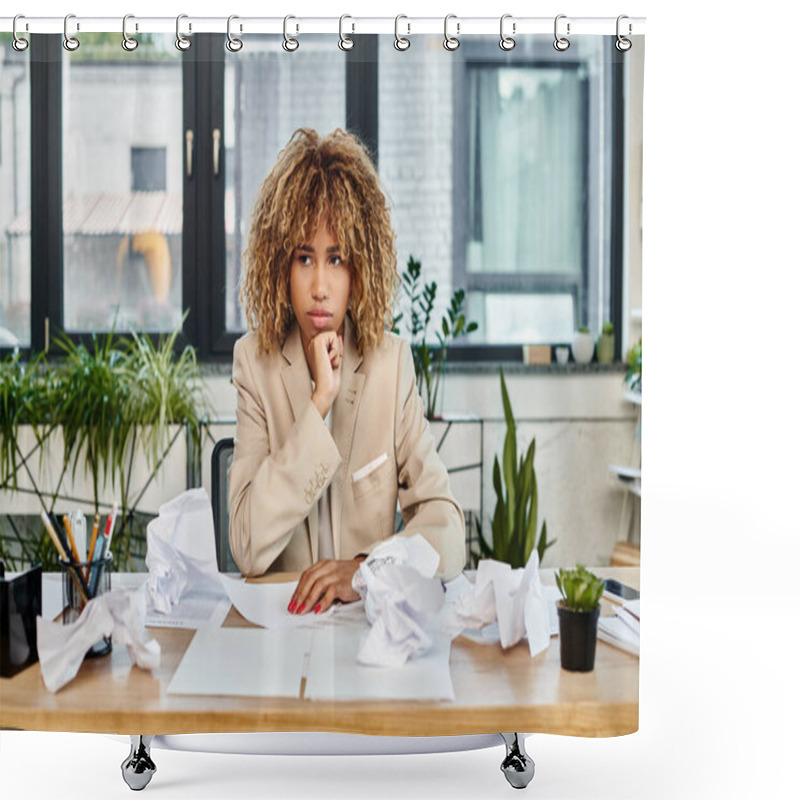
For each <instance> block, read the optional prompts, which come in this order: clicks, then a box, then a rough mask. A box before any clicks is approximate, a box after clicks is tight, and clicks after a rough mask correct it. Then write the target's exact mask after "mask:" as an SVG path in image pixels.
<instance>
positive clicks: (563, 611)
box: [558, 604, 600, 672]
mask: <svg viewBox="0 0 800 800" xmlns="http://www.w3.org/2000/svg"><path fill="white" fill-rule="evenodd" d="M599 618H600V606H599V605H598V606H597V608H596V609H595V610H594V611H572V610H571V609H569V608H564V607H563V606H562V605H561V604H559V606H558V631H559V632H558V638H559V639H560V640H561V668H562V669H566V670H569V671H570V672H591V671H592V670H593V669H594V651H595V649H596V647H597V620H598V619H599Z"/></svg>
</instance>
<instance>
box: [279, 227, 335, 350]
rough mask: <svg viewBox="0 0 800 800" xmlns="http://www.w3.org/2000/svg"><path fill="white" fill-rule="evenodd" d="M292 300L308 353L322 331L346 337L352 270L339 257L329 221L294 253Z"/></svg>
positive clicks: (291, 284)
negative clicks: (345, 326) (311, 342)
mask: <svg viewBox="0 0 800 800" xmlns="http://www.w3.org/2000/svg"><path fill="white" fill-rule="evenodd" d="M289 299H290V301H291V303H292V309H293V310H294V315H295V317H296V318H297V324H298V325H299V326H300V337H301V339H302V341H303V347H304V349H306V350H307V348H308V343H309V342H310V341H311V339H313V338H314V336H316V335H317V334H318V333H320V332H322V331H335V332H336V333H339V334H342V335H344V317H345V314H346V313H347V305H348V303H349V302H350V267H349V266H348V265H347V264H345V263H344V262H343V261H342V259H341V258H340V257H339V243H338V242H337V241H336V240H335V239H334V238H333V234H332V233H331V232H330V230H329V229H328V218H327V217H323V218H322V219H321V220H320V224H319V228H318V229H317V231H316V232H315V233H314V235H313V238H312V239H311V241H309V242H304V243H303V244H301V245H300V246H299V247H298V248H297V249H296V250H295V251H294V256H293V258H292V269H291V272H290V275H289Z"/></svg>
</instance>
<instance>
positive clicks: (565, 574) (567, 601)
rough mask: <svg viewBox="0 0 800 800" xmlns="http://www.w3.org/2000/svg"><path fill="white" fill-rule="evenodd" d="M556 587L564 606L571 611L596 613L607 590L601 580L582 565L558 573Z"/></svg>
mask: <svg viewBox="0 0 800 800" xmlns="http://www.w3.org/2000/svg"><path fill="white" fill-rule="evenodd" d="M556 586H558V591H559V592H561V597H562V598H563V600H562V601H561V602H562V604H563V605H564V606H565V607H566V608H568V609H570V610H571V611H594V609H596V608H597V606H598V605H599V603H600V598H601V597H602V596H603V590H604V588H605V584H604V583H603V580H602V579H601V578H598V577H597V575H595V574H594V573H593V572H590V571H589V570H588V569H586V567H583V566H581V565H580V564H578V566H577V567H576V568H575V569H560V570H559V571H558V572H557V573H556Z"/></svg>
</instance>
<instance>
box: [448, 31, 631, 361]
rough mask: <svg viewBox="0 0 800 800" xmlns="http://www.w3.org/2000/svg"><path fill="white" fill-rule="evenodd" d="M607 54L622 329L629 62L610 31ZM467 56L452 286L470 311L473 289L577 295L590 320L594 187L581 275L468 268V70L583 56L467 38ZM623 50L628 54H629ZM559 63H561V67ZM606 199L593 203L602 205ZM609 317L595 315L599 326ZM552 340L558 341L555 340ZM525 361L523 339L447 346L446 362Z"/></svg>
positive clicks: (613, 245)
mask: <svg viewBox="0 0 800 800" xmlns="http://www.w3.org/2000/svg"><path fill="white" fill-rule="evenodd" d="M604 38H605V40H606V41H605V42H604V46H605V52H604V54H603V55H604V60H605V61H606V62H607V63H608V65H609V76H608V77H609V98H608V104H607V108H609V109H610V110H611V113H610V115H609V116H610V123H609V126H610V130H609V135H610V137H611V165H610V169H609V172H610V177H611V180H610V190H609V206H610V209H611V210H610V215H609V216H610V223H609V228H608V237H609V246H608V252H609V284H610V285H609V315H608V316H609V319H610V321H611V322H612V323H613V324H614V329H615V330H620V331H621V330H622V322H623V317H622V314H623V312H622V299H623V263H622V262H623V253H624V228H625V224H624V209H625V182H624V179H625V124H624V123H625V108H626V106H625V95H624V88H625V72H624V69H625V61H624V60H623V58H621V57H620V54H619V53H618V52H617V51H616V49H615V48H614V46H613V41H614V38H613V37H604ZM462 46H463V49H464V54H463V58H462V59H461V60H460V61H458V62H457V64H456V73H455V75H454V80H453V151H454V152H453V164H454V170H453V203H452V207H453V219H452V225H453V267H452V275H453V286H454V287H463V288H464V289H465V290H466V298H465V302H464V307H465V309H466V311H467V314H468V315H469V294H470V292H471V291H478V292H484V293H498V294H499V293H506V292H520V293H522V292H536V293H537V294H556V293H557V294H564V293H567V294H571V295H572V296H573V299H574V301H575V309H576V315H577V319H576V327H577V326H580V325H586V324H589V322H590V320H591V313H592V310H591V309H590V308H589V305H588V303H589V298H590V296H591V287H590V282H591V281H592V278H593V274H592V273H593V269H592V267H593V265H592V263H591V255H590V252H589V241H590V224H591V222H590V214H591V205H590V204H591V203H592V198H593V197H595V195H596V192H592V191H588V192H586V193H585V194H584V199H583V213H582V219H583V226H584V227H583V246H582V256H581V273H580V274H581V278H580V281H575V280H574V278H572V277H570V276H565V275H562V274H558V273H538V274H525V273H510V272H508V273H470V272H467V268H466V255H467V254H466V245H467V230H468V211H467V195H468V190H469V187H468V181H469V173H468V169H467V167H468V154H469V127H468V125H466V124H465V121H467V120H468V119H469V115H470V111H471V109H470V106H469V91H468V87H469V74H468V73H469V70H471V69H480V68H485V67H503V68H511V69H515V68H519V69H523V68H530V67H534V68H550V69H556V68H558V69H564V68H566V69H580V68H581V66H582V64H583V63H584V62H585V59H584V58H582V57H580V56H568V55H565V53H559V54H556V55H554V56H553V57H552V58H541V57H535V56H533V55H531V56H530V57H527V58H525V57H524V56H523V57H520V55H519V54H517V55H516V56H515V57H514V58H513V60H512V59H509V58H503V57H502V55H499V54H498V52H497V46H496V44H495V43H493V42H489V41H466V40H465V41H464V42H462ZM623 55H624V54H623ZM558 61H561V62H562V63H561V64H560V65H559V64H558ZM589 103H590V101H589V85H588V81H587V82H586V83H585V84H584V86H583V87H582V102H581V106H582V107H581V115H582V120H581V127H580V129H581V131H583V132H585V131H587V129H588V125H589V115H590V106H589ZM589 148H590V143H589V136H587V135H585V133H584V135H583V137H582V142H581V151H582V173H583V180H584V182H586V181H588V180H589V175H590V173H589V160H590V153H589ZM604 202H605V199H604V198H599V199H597V200H595V203H604ZM603 321H604V320H597V321H596V322H595V326H594V327H596V328H597V329H598V331H597V332H598V333H599V328H600V327H601V326H602V323H603ZM550 344H551V345H556V344H559V342H550ZM621 347H622V343H621V337H620V336H616V337H615V343H614V350H615V351H614V359H615V360H619V359H620V357H621ZM500 358H502V359H503V360H511V361H522V360H523V345H521V344H518V345H517V344H508V343H505V344H503V343H497V344H492V343H481V344H468V343H462V342H455V343H454V344H453V345H451V346H450V347H449V348H448V360H450V361H452V362H461V363H463V362H472V361H496V360H499V359H500Z"/></svg>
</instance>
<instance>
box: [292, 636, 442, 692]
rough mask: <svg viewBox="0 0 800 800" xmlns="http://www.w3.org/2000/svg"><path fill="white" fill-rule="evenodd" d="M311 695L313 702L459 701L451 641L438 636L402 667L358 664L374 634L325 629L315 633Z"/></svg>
mask: <svg viewBox="0 0 800 800" xmlns="http://www.w3.org/2000/svg"><path fill="white" fill-rule="evenodd" d="M313 633H314V640H313V645H312V648H311V657H310V659H309V666H308V677H307V680H306V690H305V697H306V699H309V700H453V699H454V697H455V694H454V692H453V681H452V679H451V677H450V637H449V636H447V635H444V634H438V635H434V637H433V641H432V644H431V647H430V649H428V650H427V651H426V652H425V653H423V654H422V655H420V656H418V657H416V658H413V659H411V660H410V661H406V662H405V663H404V664H403V665H402V666H399V667H370V666H364V665H362V664H358V663H356V655H357V654H358V652H359V650H360V649H361V647H362V645H363V643H364V641H365V640H366V638H367V636H368V635H369V631H368V630H367V629H366V628H364V627H355V626H340V627H335V626H325V627H324V628H316V629H315V630H314V632H313Z"/></svg>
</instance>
